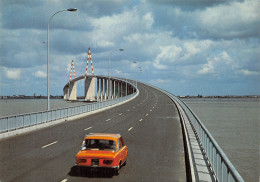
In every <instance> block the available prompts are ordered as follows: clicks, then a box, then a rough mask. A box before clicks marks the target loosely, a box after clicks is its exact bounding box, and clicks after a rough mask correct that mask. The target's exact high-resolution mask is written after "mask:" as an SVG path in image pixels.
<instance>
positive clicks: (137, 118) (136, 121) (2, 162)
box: [0, 84, 186, 182]
mask: <svg viewBox="0 0 260 182" xmlns="http://www.w3.org/2000/svg"><path fill="white" fill-rule="evenodd" d="M138 86H139V90H140V95H139V96H138V97H137V98H136V99H134V100H132V101H130V102H128V103H126V104H123V105H121V106H118V107H115V108H112V109H109V110H106V111H103V112H100V113H97V114H93V115H90V116H87V117H85V118H81V119H78V120H74V121H68V122H64V123H61V124H58V125H55V126H52V127H48V128H45V129H41V130H37V131H34V132H30V133H27V134H23V135H18V136H15V137H11V138H8V139H2V140H0V182H7V181H19V182H23V181H24V182H30V181H32V182H35V181H37V182H39V181H44V182H46V181H48V182H49V181H55V182H61V181H62V182H66V181H69V182H70V181H149V182H151V181H156V182H157V181H186V170H185V159H184V147H183V139H182V132H181V124H180V121H179V116H178V112H177V109H176V107H175V105H174V104H173V103H172V101H171V100H170V99H169V98H168V97H167V96H166V95H164V94H163V93H161V92H159V91H157V90H155V89H153V88H150V87H148V86H145V85H143V84H139V85H138ZM89 132H98V133H120V134H121V135H122V136H123V139H124V142H125V144H126V145H127V146H128V150H129V153H128V158H127V165H126V166H123V167H122V168H121V169H120V171H119V175H117V176H111V174H110V173H106V171H102V170H98V171H88V170H85V171H83V173H82V174H79V173H78V169H77V167H75V166H74V164H75V155H76V153H77V152H78V151H79V150H80V147H81V143H82V140H83V138H84V136H85V134H87V133H89Z"/></svg>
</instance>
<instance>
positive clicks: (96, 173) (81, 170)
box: [68, 166, 115, 178]
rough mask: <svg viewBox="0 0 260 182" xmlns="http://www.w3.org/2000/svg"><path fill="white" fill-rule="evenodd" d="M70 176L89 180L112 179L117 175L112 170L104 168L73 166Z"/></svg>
mask: <svg viewBox="0 0 260 182" xmlns="http://www.w3.org/2000/svg"><path fill="white" fill-rule="evenodd" d="M68 175H70V176H73V177H87V178H112V177H113V176H114V175H115V173H114V171H112V170H110V169H103V168H97V169H92V168H85V167H79V166H73V167H72V168H71V169H70V172H69V173H68Z"/></svg>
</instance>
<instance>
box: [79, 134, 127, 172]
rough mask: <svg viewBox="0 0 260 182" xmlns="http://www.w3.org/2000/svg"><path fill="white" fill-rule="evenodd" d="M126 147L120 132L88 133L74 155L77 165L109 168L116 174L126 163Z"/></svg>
mask: <svg viewBox="0 0 260 182" xmlns="http://www.w3.org/2000/svg"><path fill="white" fill-rule="evenodd" d="M127 154H128V148H127V146H126V145H125V144H124V141H123V138H122V136H121V135H120V134H104V133H90V134H88V135H86V137H85V138H84V141H83V142H82V148H81V150H80V151H79V152H78V153H77V155H76V164H77V165H78V166H79V167H89V168H109V169H112V170H113V172H114V174H116V175H118V171H119V169H120V168H121V166H124V165H126V159H127Z"/></svg>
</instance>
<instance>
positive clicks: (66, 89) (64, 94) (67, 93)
mask: <svg viewBox="0 0 260 182" xmlns="http://www.w3.org/2000/svg"><path fill="white" fill-rule="evenodd" d="M63 99H64V100H68V99H69V87H65V88H64V89H63Z"/></svg>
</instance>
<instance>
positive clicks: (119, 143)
mask: <svg viewBox="0 0 260 182" xmlns="http://www.w3.org/2000/svg"><path fill="white" fill-rule="evenodd" d="M121 147H122V143H121V142H120V140H118V150H120V149H121Z"/></svg>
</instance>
